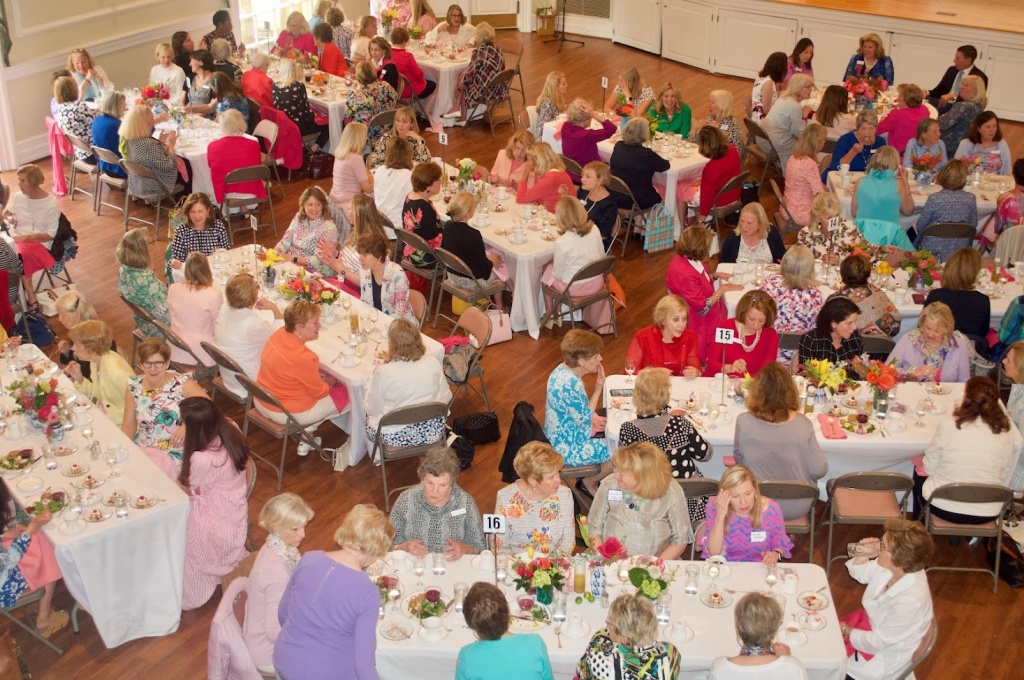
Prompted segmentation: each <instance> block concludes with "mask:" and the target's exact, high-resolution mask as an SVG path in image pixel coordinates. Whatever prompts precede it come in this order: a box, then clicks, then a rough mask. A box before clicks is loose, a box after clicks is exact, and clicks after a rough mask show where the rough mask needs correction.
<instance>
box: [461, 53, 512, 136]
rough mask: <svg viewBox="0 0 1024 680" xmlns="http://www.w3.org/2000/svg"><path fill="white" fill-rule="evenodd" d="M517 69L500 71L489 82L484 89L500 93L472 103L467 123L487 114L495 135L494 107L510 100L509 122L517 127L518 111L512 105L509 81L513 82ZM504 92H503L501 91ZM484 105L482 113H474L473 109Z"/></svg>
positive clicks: (492, 134) (488, 91) (492, 133)
mask: <svg viewBox="0 0 1024 680" xmlns="http://www.w3.org/2000/svg"><path fill="white" fill-rule="evenodd" d="M515 74H516V71H515V69H512V68H508V69H505V70H504V71H502V72H501V73H498V74H497V75H495V76H494V77H493V78H491V82H489V83H487V88H486V89H485V90H484V91H485V92H487V93H498V94H497V96H488V97H487V98H486V99H484V100H483V101H478V102H474V103H473V104H470V105H469V106H470V114H469V116H468V117H467V118H466V122H467V123H471V122H473V121H475V120H480V119H481V118H483V117H484V116H487V122H488V123H489V124H490V126H491V137H493V136H494V109H496V108H498V106H500V105H501V104H504V103H505V102H508V114H509V122H510V123H512V129H513V130H514V129H515V127H516V112H515V109H514V108H513V106H512V94H511V91H510V89H509V83H511V82H512V78H513V77H514V76H515ZM502 92H503V93H504V94H501V93H502ZM481 105H482V106H483V107H484V110H483V111H482V112H481V113H477V114H475V115H474V113H473V111H475V109H476V108H478V107H480V106H481Z"/></svg>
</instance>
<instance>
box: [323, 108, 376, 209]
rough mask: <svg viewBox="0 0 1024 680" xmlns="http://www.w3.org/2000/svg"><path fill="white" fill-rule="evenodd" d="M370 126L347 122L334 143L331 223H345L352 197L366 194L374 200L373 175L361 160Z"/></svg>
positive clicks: (330, 196) (330, 195)
mask: <svg viewBox="0 0 1024 680" xmlns="http://www.w3.org/2000/svg"><path fill="white" fill-rule="evenodd" d="M368 134H369V129H368V128H367V127H366V126H365V125H363V124H362V123H349V124H348V125H346V126H345V131H344V132H342V133H341V139H340V140H339V141H338V146H336V147H334V169H333V177H332V180H331V193H330V194H329V198H330V200H331V215H333V217H334V223H335V224H340V225H342V226H345V223H346V221H347V220H346V218H345V213H346V212H347V211H348V204H349V202H351V201H352V199H353V197H355V196H357V195H359V194H368V195H369V197H370V201H371V203H372V202H373V175H371V174H370V171H369V170H368V169H367V168H366V164H365V163H364V162H363V150H364V149H365V148H366V141H367V139H368Z"/></svg>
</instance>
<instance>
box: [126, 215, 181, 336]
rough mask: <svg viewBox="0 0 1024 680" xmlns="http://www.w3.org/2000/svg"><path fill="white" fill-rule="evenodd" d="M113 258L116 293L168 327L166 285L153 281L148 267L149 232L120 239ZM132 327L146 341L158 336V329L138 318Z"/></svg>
mask: <svg viewBox="0 0 1024 680" xmlns="http://www.w3.org/2000/svg"><path fill="white" fill-rule="evenodd" d="M114 257H115V258H116V259H117V261H118V263H119V264H120V265H121V266H120V268H119V269H118V271H117V292H118V293H119V294H121V295H122V296H124V299H125V300H128V302H130V303H132V304H133V305H138V306H139V307H141V308H142V309H144V310H146V311H147V312H149V313H150V315H152V316H154V317H156V318H157V319H159V320H160V321H161V323H170V319H169V318H168V316H167V284H165V283H164V282H163V281H161V280H160V279H158V278H156V274H154V273H153V268H152V267H151V266H150V260H149V229H148V228H147V227H139V228H137V229H132V230H131V231H129V232H128V233H127V234H125V235H124V236H122V237H121V241H120V242H119V243H118V244H117V249H116V250H115V251H114ZM135 327H136V328H138V329H139V330H140V331H142V333H143V334H144V335H146V337H158V336H161V333H160V329H159V328H157V327H156V326H155V325H153V324H152V323H150V322H148V321H146V320H144V319H142V318H140V317H138V316H136V317H135Z"/></svg>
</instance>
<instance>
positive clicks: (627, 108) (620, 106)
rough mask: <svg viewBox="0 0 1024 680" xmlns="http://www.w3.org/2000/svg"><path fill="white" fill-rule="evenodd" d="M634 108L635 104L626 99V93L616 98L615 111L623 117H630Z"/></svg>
mask: <svg viewBox="0 0 1024 680" xmlns="http://www.w3.org/2000/svg"><path fill="white" fill-rule="evenodd" d="M634 110H635V109H634V108H633V105H632V104H630V103H629V102H628V101H626V95H624V94H620V95H619V96H618V97H617V98H616V99H615V113H617V114H618V115H620V116H622V117H623V118H629V117H630V116H632V115H633V111H634Z"/></svg>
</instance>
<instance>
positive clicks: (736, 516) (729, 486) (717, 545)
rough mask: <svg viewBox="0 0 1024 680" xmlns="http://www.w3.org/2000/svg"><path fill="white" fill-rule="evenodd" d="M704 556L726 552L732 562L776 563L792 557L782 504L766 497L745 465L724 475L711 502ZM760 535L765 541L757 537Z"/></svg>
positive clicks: (700, 543) (706, 525)
mask: <svg viewBox="0 0 1024 680" xmlns="http://www.w3.org/2000/svg"><path fill="white" fill-rule="evenodd" d="M707 514H708V518H707V522H706V523H705V524H704V535H703V536H701V537H700V540H699V541H698V542H697V545H698V546H699V547H701V548H702V549H703V550H702V553H701V557H703V558H705V559H706V558H708V557H711V556H713V555H722V556H723V557H725V558H726V559H728V560H729V561H730V562H763V563H765V564H769V565H771V564H776V563H777V562H778V561H779V560H780V559H784V558H785V559H788V558H789V557H792V553H791V551H792V549H793V542H792V541H791V540H789V536H788V535H787V534H786V522H785V520H784V519H783V517H782V510H781V508H779V504H778V503H776V502H775V501H773V500H772V499H770V498H768V497H766V496H762V495H761V490H760V487H758V484H757V477H756V476H754V473H753V472H752V471H751V470H750V468H748V467H747V466H745V465H738V464H737V465H733V466H732V467H731V468H729V469H727V470H726V471H725V473H724V474H722V479H721V481H720V482H719V484H718V495H717V496H713V497H712V498H711V500H710V501H709V502H708V505H707ZM755 538H760V539H761V540H754V539H755Z"/></svg>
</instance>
